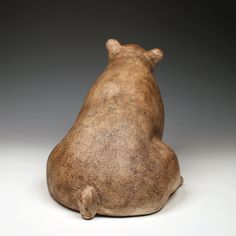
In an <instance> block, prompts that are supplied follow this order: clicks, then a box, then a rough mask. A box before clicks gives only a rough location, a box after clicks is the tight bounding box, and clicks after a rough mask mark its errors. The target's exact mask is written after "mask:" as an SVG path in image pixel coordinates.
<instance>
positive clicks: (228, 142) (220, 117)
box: [0, 1, 236, 235]
mask: <svg viewBox="0 0 236 236" xmlns="http://www.w3.org/2000/svg"><path fill="white" fill-rule="evenodd" d="M233 15H234V8H233V5H232V4H231V3H230V2H229V1H224V2H223V3H218V2H217V1H215V2H214V3H210V2H209V1H205V2H201V1H178V2H177V1H176V2H174V1H172V2H171V1H165V2H164V1H133V2H132V1H57V2H50V1H48V2H43V1H28V2H24V1H15V2H7V3H2V5H1V9H0V148H1V152H0V162H1V163H2V164H1V163H0V175H2V176H0V177H1V178H0V179H1V180H0V181H1V182H0V184H1V186H2V189H4V191H3V192H4V194H2V196H0V198H1V197H2V204H3V202H4V204H3V205H2V207H3V209H5V211H9V205H11V206H12V208H14V209H15V208H16V209H18V208H19V209H20V211H18V212H21V213H19V214H18V217H19V218H17V217H16V218H15V221H14V222H15V224H16V225H18V224H19V225H21V227H22V228H21V230H22V232H23V231H24V232H26V230H25V229H26V228H24V225H25V224H24V223H26V222H28V224H29V225H31V226H32V229H31V231H29V232H30V233H36V232H40V233H42V232H44V233H45V234H47V233H50V232H51V233H52V232H57V231H50V227H49V226H46V222H51V220H52V218H53V217H54V214H53V212H54V211H55V210H56V211H57V212H61V211H63V210H65V209H64V208H62V207H60V206H57V205H56V203H54V202H53V201H51V199H50V197H49V196H48V193H47V189H46V185H45V165H46V160H47V156H48V154H49V152H50V151H51V149H52V148H53V147H54V146H55V145H56V144H57V142H58V141H59V140H61V138H63V136H64V135H65V134H66V132H67V131H68V129H69V128H70V127H71V125H72V123H73V121H74V119H75V118H76V116H77V113H78V112H79V110H80V107H81V105H82V102H83V98H84V96H85V95H86V93H87V91H88V89H89V88H90V87H91V85H92V84H93V82H94V80H95V79H96V77H97V76H98V75H99V74H100V73H101V72H102V71H103V69H104V67H105V66H106V63H107V53H106V51H105V42H106V40H107V39H109V38H116V39H118V40H119V41H120V42H121V43H124V44H125V43H137V44H139V45H141V46H143V47H144V48H145V49H151V48H155V47H159V48H161V49H163V51H164V54H165V56H164V59H163V61H162V62H161V63H160V64H159V65H158V66H157V68H156V70H155V74H156V75H157V81H158V84H159V86H160V89H161V92H162V96H163V99H164V104H165V113H166V120H165V135H164V139H165V141H166V142H167V143H168V144H169V145H170V146H172V148H173V149H174V150H175V151H176V152H177V154H178V157H179V161H180V165H181V169H182V174H183V176H184V178H185V185H184V187H183V188H182V190H179V192H180V193H178V194H179V195H178V194H177V196H175V197H174V198H173V200H172V199H171V201H172V204H173V205H176V206H175V207H173V209H171V211H172V212H177V213H178V209H183V207H184V206H185V207H186V204H187V203H189V204H190V206H189V208H188V207H186V212H185V213H186V215H184V213H182V214H179V215H178V214H177V215H176V218H175V221H174V220H173V219H172V220H173V222H172V220H171V218H167V221H166V223H165V222H164V223H163V224H162V227H163V232H165V233H171V229H170V228H169V229H168V227H166V226H165V225H168V222H172V223H173V225H175V223H176V221H177V223H179V222H178V220H180V219H181V216H185V217H184V218H183V222H185V221H184V220H186V219H189V215H188V212H191V211H192V212H194V209H195V208H194V207H196V209H195V210H196V212H195V213H196V214H194V215H195V217H196V219H195V218H194V220H193V221H192V222H190V223H189V231H186V232H187V233H192V234H193V232H196V233H199V230H200V232H201V233H207V232H208V233H213V232H214V234H217V233H219V235H222V234H221V232H224V230H225V229H226V228H227V230H228V235H231V234H232V235H233V234H234V233H236V230H235V228H233V229H232V225H231V223H232V214H234V212H235V210H236V209H235V208H236V207H235V203H234V201H233V198H235V195H236V194H235V178H236V176H235V173H234V172H235V167H236V163H235V155H236V152H235V145H236V125H235V120H236V111H235V108H236V95H235V89H236V82H235V75H236V71H235V34H234V31H235V29H234V28H235V25H234V24H233V23H234V22H233V20H234V17H233ZM27 168H28V169H27ZM27 170H28V172H27ZM22 173H25V174H26V173H28V174H26V175H24V174H23V175H22ZM14 175H15V177H14ZM33 176H34V178H33ZM29 179H30V180H31V181H33V182H32V186H34V187H33V189H32V188H30V187H29V186H30V184H29V182H27V180H28V181H29ZM37 181H38V182H37ZM23 184H24V186H25V187H24V188H25V189H24V191H23V190H22V189H21V188H20V187H19V186H22V185H23ZM16 186H18V188H17V187H16ZM29 190H30V191H32V192H34V191H36V192H37V193H38V194H34V198H32V196H31V195H29ZM194 190H195V191H199V192H197V193H196V192H194ZM209 192H210V193H211V194H212V195H210V196H209V195H206V196H205V195H204V194H203V193H205V194H207V193H209ZM222 193H223V195H222ZM198 194H199V195H198ZM16 195H19V196H21V198H20V199H22V202H21V200H19V201H20V202H19V201H15V200H14V197H13V196H16ZM222 196H225V197H226V198H221V197H222ZM227 196H230V197H231V198H230V197H229V198H227ZM27 197H28V198H27ZM23 199H28V201H27V202H28V203H29V202H31V204H32V205H30V206H31V208H30V209H31V210H32V209H34V207H35V206H36V205H37V203H38V204H39V205H38V208H37V209H38V212H37V213H34V214H35V217H36V219H41V216H40V214H41V215H45V214H46V213H45V212H47V215H49V217H48V218H47V221H45V224H44V223H41V225H40V227H39V228H40V229H41V231H36V232H34V227H33V226H34V225H35V224H36V223H37V221H36V223H35V221H34V220H33V219H34V217H32V214H33V213H32V212H35V211H33V210H32V212H31V211H30V210H29V207H28V208H27V205H26V204H25V203H24V201H23ZM194 200H195V201H196V202H195V201H194ZM173 201H174V203H173ZM10 202H14V203H13V205H12V203H10ZM42 202H44V205H43V204H42ZM175 203H176V204H175ZM210 203H211V204H213V205H212V208H210V209H208V206H209V204H210ZM225 203H226V205H227V204H228V206H225V205H224V204H225ZM40 204H42V205H43V206H45V209H44V208H42V207H40V206H41V205H40ZM54 204H55V205H54ZM168 204H169V206H170V204H171V203H168ZM191 204H193V205H191ZM196 204H197V205H196ZM198 204H200V205H198ZM201 204H203V205H201ZM204 204H205V205H204ZM51 205H53V206H54V208H53V209H51V208H50V207H51ZM187 206H188V205H187ZM191 206H192V207H193V208H194V209H193V208H191ZM210 206H211V205H210ZM219 206H221V207H222V208H220V209H219V208H218V207H219ZM12 208H10V210H12ZM25 209H28V210H29V211H28V215H26V216H25V215H24V213H23V212H24V211H25ZM42 209H44V210H42ZM49 209H50V210H49ZM166 209H167V210H164V212H166V214H168V212H169V211H168V205H167V207H166ZM201 209H202V210H203V209H204V211H205V213H204V214H205V218H204V217H203V218H202V215H201V214H203V212H202V211H201ZM49 211H51V215H50V214H49ZM3 212H4V210H3ZM31 213H32V214H31ZM0 214H3V213H2V212H1V213H0ZM11 214H12V211H11V213H9V215H8V216H9V217H4V218H5V228H4V227H3V228H1V229H0V232H1V230H2V231H3V233H5V235H8V234H14V233H15V231H14V229H13V228H9V227H8V224H10V222H11V220H10V219H11ZM34 214H33V215H34ZM71 214H72V213H71ZM73 214H75V215H73V217H74V218H73V219H74V220H75V221H76V222H77V221H79V220H80V218H79V216H78V215H77V213H74V212H73ZM160 214H161V213H158V214H155V215H152V216H150V217H152V219H154V220H152V222H153V223H154V224H158V222H160V221H161V222H163V219H165V218H161V217H162V216H161V215H160ZM189 214H190V213H189ZM211 214H213V215H214V216H213V215H211ZM216 214H218V217H219V218H214V217H216ZM36 215H37V216H36ZM61 215H63V217H64V218H63V219H61V220H62V222H64V221H65V219H67V217H68V212H62V213H61ZM164 215H165V214H164ZM50 216H52V218H50ZM37 217H39V218H37ZM153 217H154V218H153ZM155 217H159V220H156V219H155ZM77 218H79V219H77ZM209 218H211V219H213V220H212V225H211V224H210V225H209V224H208V223H207V222H208V221H207V219H209ZM20 219H23V220H22V221H23V224H22V222H21V220H20ZM97 219H100V221H101V218H99V217H97ZM125 219H126V218H125ZM140 219H144V218H131V219H130V218H129V220H128V221H132V223H133V224H134V225H137V227H142V229H143V230H144V231H145V232H147V228H148V229H149V230H150V229H153V230H156V228H152V225H151V224H150V225H142V224H141V223H140ZM146 219H147V218H145V220H144V222H145V221H147V220H146ZM24 220H25V221H24ZM102 220H104V221H106V220H108V221H109V222H111V225H110V227H111V230H113V228H112V224H113V223H112V222H113V221H114V219H112V218H102ZM133 221H134V222H133ZM137 221H139V222H138V223H137ZM222 221H223V222H225V224H223V225H222V224H221V225H220V224H218V222H222ZM29 222H30V223H29ZM43 222H44V221H43ZM54 222H55V219H54ZM58 222H60V219H58ZM70 222H71V221H70ZM118 222H120V224H122V222H123V224H126V220H124V219H123V218H122V220H121V219H119V220H118ZM174 222H175V223H174ZM196 222H199V225H197V226H196ZM191 223H192V224H191ZM70 224H71V223H70ZM81 224H85V223H81ZM86 224H87V223H86ZM99 224H101V223H99ZM106 224H107V222H106ZM118 225H119V224H118ZM25 226H26V225H25ZM80 226H81V225H80ZM159 226H160V225H159ZM195 226H196V228H197V229H198V231H196V228H195ZM47 227H49V228H47ZM67 227H72V228H73V227H74V226H72V225H67ZM67 227H65V228H63V229H64V230H65V232H67V230H66V229H67ZM81 227H82V226H81ZM86 227H87V226H86V225H85V226H84V228H83V229H84V230H85V231H86V230H88V229H87V228H86ZM94 227H95V226H94ZM108 227H109V224H108ZM214 227H215V228H214ZM217 227H218V228H217ZM160 229H161V227H160ZM173 229H175V233H176V234H178V232H179V233H180V234H182V233H183V231H181V230H180V229H179V228H178V227H177V226H176V227H174V226H173ZM54 230H55V229H54ZM60 230H61V231H60V232H63V230H62V229H61V228H60ZM74 230H75V231H76V230H77V229H76V228H74ZM91 230H94V231H95V232H97V233H98V232H99V229H98V228H96V227H95V228H93V229H91ZM117 230H118V231H116V232H119V230H120V231H121V230H123V231H122V233H124V232H132V231H129V230H130V229H129V227H128V225H123V228H122V226H121V227H119V228H118V229H117ZM140 230H141V229H139V231H140ZM168 230H169V231H168ZM178 230H179V231H178ZM201 230H202V231H201ZM214 230H215V231H214ZM76 232H77V231H76ZM83 232H84V231H83ZM86 232H89V231H86ZM140 232H142V230H141V231H140ZM153 232H154V231H150V232H149V233H153ZM57 233H58V232H57Z"/></svg>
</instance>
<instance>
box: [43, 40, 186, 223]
mask: <svg viewBox="0 0 236 236" xmlns="http://www.w3.org/2000/svg"><path fill="white" fill-rule="evenodd" d="M106 48H107V51H108V57H109V63H108V65H107V67H106V69H105V71H104V72H103V73H102V74H101V75H100V76H99V77H98V79H97V80H96V81H95V83H94V84H93V86H92V87H91V89H90V90H89V92H88V94H87V96H86V97H85V99H84V103H83V106H82V108H81V110H80V112H79V114H78V117H77V119H76V120H75V122H74V124H73V126H72V127H71V129H70V130H69V131H68V133H67V134H66V136H65V137H64V139H63V140H62V141H61V142H60V143H59V144H58V145H57V146H56V147H55V148H54V149H53V150H52V152H51V154H50V156H49V158H48V162H47V183H48V189H49V192H50V194H51V196H52V197H53V198H54V199H55V200H56V201H57V202H59V203H60V204H62V205H63V206H65V207H68V208H71V209H73V210H76V211H80V213H81V214H82V216H83V218H84V219H91V218H93V217H94V216H95V215H96V214H100V215H109V216H134V215H145V214H150V213H154V212H157V211H159V210H160V209H161V208H162V207H163V206H164V205H165V204H166V202H167V200H168V198H169V196H170V195H171V194H172V193H174V192H175V191H176V190H177V189H178V188H179V187H180V186H181V184H182V182H183V178H182V177H181V176H180V169H179V164H178V160H177V157H176V154H175V153H174V151H173V150H172V149H171V148H170V147H169V146H167V145H166V144H165V143H163V142H162V135H163V125H164V106H163V102H162V98H161V95H160V91H159V88H158V85H157V83H156V81H155V77H154V75H153V67H154V66H155V64H157V63H158V62H159V61H160V60H161V58H162V56H163V53H162V51H161V50H160V49H157V48H155V49H152V50H149V51H146V50H144V49H143V48H141V47H140V46H138V45H136V44H126V45H121V44H120V43H119V42H118V41H117V40H115V39H109V40H108V41H107V42H106Z"/></svg>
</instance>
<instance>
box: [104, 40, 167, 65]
mask: <svg viewBox="0 0 236 236" xmlns="http://www.w3.org/2000/svg"><path fill="white" fill-rule="evenodd" d="M106 48H107V51H108V57H109V60H114V59H116V58H125V57H126V58H139V59H141V60H143V61H145V62H147V63H148V64H149V65H151V66H152V67H154V65H156V64H157V63H158V62H159V61H160V60H161V59H162V57H163V52H162V50H161V49H158V48H154V49H151V50H149V51H146V50H144V49H143V48H142V47H140V46H139V45H136V44H125V45H121V44H120V43H119V42H118V41H117V40H116V39H109V40H107V42H106Z"/></svg>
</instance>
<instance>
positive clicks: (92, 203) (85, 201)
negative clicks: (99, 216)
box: [78, 185, 98, 220]
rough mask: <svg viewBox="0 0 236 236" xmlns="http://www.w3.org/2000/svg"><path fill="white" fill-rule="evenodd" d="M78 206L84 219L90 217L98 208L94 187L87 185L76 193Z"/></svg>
mask: <svg viewBox="0 0 236 236" xmlns="http://www.w3.org/2000/svg"><path fill="white" fill-rule="evenodd" d="M78 206H79V211H80V214H81V215H82V217H83V218H84V219H86V220H89V219H92V218H93V217H94V216H95V215H96V213H97V208H98V202H97V197H96V190H95V188H94V187H92V186H90V185H87V186H86V187H85V188H83V190H82V191H80V192H79V194H78Z"/></svg>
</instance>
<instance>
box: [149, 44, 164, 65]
mask: <svg viewBox="0 0 236 236" xmlns="http://www.w3.org/2000/svg"><path fill="white" fill-rule="evenodd" d="M146 56H147V57H148V58H149V59H151V61H152V62H153V63H154V64H156V63H157V62H159V61H160V60H161V59H162V58H163V51H162V50H161V49H159V48H154V49H151V50H149V51H147V52H146Z"/></svg>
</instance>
